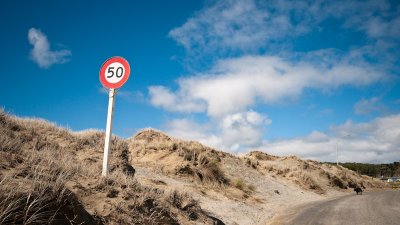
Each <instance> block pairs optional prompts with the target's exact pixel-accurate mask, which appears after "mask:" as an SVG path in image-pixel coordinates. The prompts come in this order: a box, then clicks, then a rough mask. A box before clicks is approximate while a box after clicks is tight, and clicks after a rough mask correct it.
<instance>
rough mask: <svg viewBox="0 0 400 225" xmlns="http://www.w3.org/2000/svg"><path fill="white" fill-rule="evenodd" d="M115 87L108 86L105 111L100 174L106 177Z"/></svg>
mask: <svg viewBox="0 0 400 225" xmlns="http://www.w3.org/2000/svg"><path fill="white" fill-rule="evenodd" d="M114 97H115V89H114V88H110V93H109V95H108V112H107V126H106V138H105V143H104V157H103V172H102V175H103V176H104V177H106V176H107V175H108V159H109V156H110V144H111V135H112V123H113V114H114V99H115V98H114Z"/></svg>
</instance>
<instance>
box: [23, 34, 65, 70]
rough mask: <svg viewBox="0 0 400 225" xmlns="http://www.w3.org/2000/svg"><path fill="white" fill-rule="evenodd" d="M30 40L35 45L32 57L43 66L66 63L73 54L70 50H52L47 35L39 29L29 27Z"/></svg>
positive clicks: (31, 53)
mask: <svg viewBox="0 0 400 225" xmlns="http://www.w3.org/2000/svg"><path fill="white" fill-rule="evenodd" d="M28 40H29V43H30V44H31V45H33V49H32V50H31V52H30V57H31V59H32V60H33V61H34V62H36V63H37V64H38V66H39V67H41V68H49V67H50V66H51V65H53V64H62V63H65V62H67V61H68V58H67V57H68V56H70V55H71V52H70V51H69V50H59V51H53V50H51V49H50V43H49V41H48V39H47V36H46V35H45V34H44V33H43V32H41V31H40V30H39V29H36V28H31V29H29V31H28Z"/></svg>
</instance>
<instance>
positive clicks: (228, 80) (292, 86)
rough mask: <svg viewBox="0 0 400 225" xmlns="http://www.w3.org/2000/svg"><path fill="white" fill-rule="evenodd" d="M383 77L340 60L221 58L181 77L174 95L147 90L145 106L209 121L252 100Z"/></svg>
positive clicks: (286, 96) (157, 89) (289, 96)
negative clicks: (205, 117)
mask: <svg viewBox="0 0 400 225" xmlns="http://www.w3.org/2000/svg"><path fill="white" fill-rule="evenodd" d="M384 77H385V74H384V73H383V72H381V71H378V70H376V69H374V68H372V67H370V66H368V65H364V64H360V65H352V64H350V63H348V62H346V61H337V62H334V63H331V64H329V65H328V64H323V63H322V64H319V65H315V64H312V63H309V62H296V63H295V62H291V61H288V60H285V59H283V58H279V57H273V56H244V57H240V58H236V59H226V60H221V61H220V62H219V63H217V64H216V65H215V66H214V68H212V69H211V70H210V71H209V72H208V73H204V74H200V75H195V76H191V77H186V78H181V79H180V80H179V81H178V84H179V88H178V90H176V91H175V92H173V91H171V90H169V89H168V88H166V87H163V86H153V87H150V88H149V95H150V99H151V103H152V104H153V105H154V106H157V107H162V108H164V109H166V110H169V111H178V112H202V111H205V110H206V112H207V114H208V115H209V116H211V117H213V118H222V117H224V116H225V115H227V114H232V113H236V112H243V111H246V110H247V109H248V108H249V107H251V106H253V105H254V104H255V103H256V102H257V100H261V101H263V102H264V103H269V104H271V103H278V102H283V101H285V100H287V99H293V98H297V97H299V96H300V95H301V94H302V92H303V91H304V90H305V89H307V88H312V89H318V90H322V91H324V90H330V89H334V88H337V87H340V86H345V85H349V86H365V85H368V84H371V83H373V82H376V81H379V80H381V79H383V78H384Z"/></svg>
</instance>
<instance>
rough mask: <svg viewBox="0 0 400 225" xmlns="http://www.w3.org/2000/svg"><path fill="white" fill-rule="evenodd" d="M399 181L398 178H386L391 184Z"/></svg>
mask: <svg viewBox="0 0 400 225" xmlns="http://www.w3.org/2000/svg"><path fill="white" fill-rule="evenodd" d="M398 181H400V178H398V177H388V178H387V182H389V183H392V182H398Z"/></svg>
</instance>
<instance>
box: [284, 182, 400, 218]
mask: <svg viewBox="0 0 400 225" xmlns="http://www.w3.org/2000/svg"><path fill="white" fill-rule="evenodd" d="M292 218H293V219H292V220H291V221H290V222H288V223H285V224H288V225H306V224H307V225H399V224H400V190H393V191H380V192H364V193H363V195H356V194H354V195H348V196H343V197H340V198H337V199H334V200H329V201H323V202H318V203H314V204H311V205H309V206H305V207H303V208H302V209H300V210H299V211H298V212H297V213H296V214H295V215H294V217H292Z"/></svg>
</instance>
